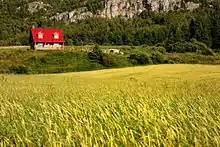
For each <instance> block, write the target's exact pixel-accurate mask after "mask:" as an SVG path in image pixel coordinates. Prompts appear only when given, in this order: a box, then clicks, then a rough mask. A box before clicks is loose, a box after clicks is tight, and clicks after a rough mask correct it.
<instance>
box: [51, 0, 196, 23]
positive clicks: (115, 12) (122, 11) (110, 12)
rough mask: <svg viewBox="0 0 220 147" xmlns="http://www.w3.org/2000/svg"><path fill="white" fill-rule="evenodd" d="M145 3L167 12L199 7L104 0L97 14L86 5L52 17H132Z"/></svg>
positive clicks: (175, 1) (178, 1)
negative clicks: (102, 6)
mask: <svg viewBox="0 0 220 147" xmlns="http://www.w3.org/2000/svg"><path fill="white" fill-rule="evenodd" d="M146 5H148V6H150V9H152V11H156V12H167V11H170V10H178V9H183V8H184V9H188V10H192V9H196V8H198V7H199V4H196V3H193V2H187V3H184V2H182V0H106V1H105V7H104V9H103V10H99V11H98V12H97V14H93V13H92V12H89V11H88V10H87V8H86V7H83V8H78V9H75V10H73V11H71V12H64V13H61V14H58V15H56V16H54V17H52V19H56V20H58V21H59V20H64V21H68V22H76V21H78V20H82V19H86V18H92V17H101V18H109V19H111V18H114V17H117V16H122V17H125V18H133V17H134V16H137V15H139V14H141V12H143V11H144V10H145V9H146ZM148 9H149V8H148Z"/></svg>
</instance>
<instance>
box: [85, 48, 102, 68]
mask: <svg viewBox="0 0 220 147" xmlns="http://www.w3.org/2000/svg"><path fill="white" fill-rule="evenodd" d="M88 57H89V59H90V60H91V61H93V62H97V63H99V64H103V52H102V50H101V49H100V48H99V46H98V45H95V46H94V47H93V49H92V52H89V53H88Z"/></svg>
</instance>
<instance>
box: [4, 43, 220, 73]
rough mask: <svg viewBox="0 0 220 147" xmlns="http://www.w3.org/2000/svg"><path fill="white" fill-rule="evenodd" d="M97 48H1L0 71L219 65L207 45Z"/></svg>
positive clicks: (219, 56)
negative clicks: (191, 48) (112, 50)
mask: <svg viewBox="0 0 220 147" xmlns="http://www.w3.org/2000/svg"><path fill="white" fill-rule="evenodd" d="M197 43H198V42H196V43H192V44H194V46H196V45H197ZM200 44H202V45H204V44H203V43H200ZM175 45H176V44H175ZM204 46H205V45H204ZM205 47H206V46H205ZM100 48H102V46H100V47H99V46H97V45H96V46H93V47H92V48H91V51H90V52H85V51H77V50H64V51H32V50H24V49H23V50H8V49H5V50H2V51H1V52H0V73H14V74H39V73H61V72H74V71H88V70H98V69H108V68H119V67H128V66H137V65H150V64H178V63H181V64H185V63H189V64H220V55H219V54H217V53H213V52H212V50H210V49H209V48H208V47H206V48H205V49H202V50H200V47H199V48H198V49H195V51H193V52H187V53H181V52H180V53H167V52H166V48H164V47H163V46H125V47H123V46H118V48H120V50H121V51H122V52H123V53H124V54H116V53H103V52H102V49H100ZM210 51H211V53H210Z"/></svg>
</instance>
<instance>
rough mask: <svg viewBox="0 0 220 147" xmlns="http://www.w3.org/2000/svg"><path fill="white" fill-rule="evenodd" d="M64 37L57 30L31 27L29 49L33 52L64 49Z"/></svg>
mask: <svg viewBox="0 0 220 147" xmlns="http://www.w3.org/2000/svg"><path fill="white" fill-rule="evenodd" d="M64 42H65V40H64V35H63V33H62V30H61V29H57V28H35V27H32V29H31V35H30V46H31V49H35V50H57V49H58V50H59V49H62V50H63V49H64Z"/></svg>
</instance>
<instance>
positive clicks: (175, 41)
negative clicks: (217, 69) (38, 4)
mask: <svg viewBox="0 0 220 147" xmlns="http://www.w3.org/2000/svg"><path fill="white" fill-rule="evenodd" d="M43 1H44V2H45V3H49V4H51V5H52V7H53V9H48V10H47V11H43V10H42V11H39V12H36V13H33V14H30V13H28V11H27V8H26V7H21V9H20V10H19V11H18V10H17V8H18V7H20V6H24V5H25V3H26V2H25V1H23V0H17V1H1V2H0V4H1V9H0V18H1V21H0V26H1V29H0V46H1V45H4V46H8V45H28V44H29V42H28V41H29V30H30V26H32V25H35V26H36V27H61V28H63V31H64V34H65V39H66V45H70V46H71V45H74V46H82V45H86V44H99V45H105V46H106V45H109V46H110V45H111V46H121V45H126V46H127V47H121V50H123V52H124V53H125V54H124V55H121V54H120V55H117V54H104V53H103V52H102V51H101V50H100V48H99V47H98V46H94V47H93V50H92V51H91V52H89V53H87V52H82V51H22V50H21V51H11V52H7V51H1V52H0V72H1V73H58V72H70V71H85V70H96V69H104V68H117V67H126V66H133V65H146V64H174V63H198V64H219V63H220V61H219V54H218V53H219V52H220V2H219V0H213V1H212V2H208V1H206V0H203V1H197V2H201V3H202V4H201V7H200V8H199V9H196V10H194V11H187V10H180V11H170V12H168V13H155V12H152V11H151V10H149V9H148V10H146V11H144V12H143V13H142V14H141V15H140V16H137V17H135V18H133V19H130V20H126V19H124V18H121V17H118V18H114V19H101V18H93V19H87V20H82V21H79V22H77V23H66V22H62V21H60V22H57V21H55V20H52V19H48V18H50V17H51V16H54V15H55V14H57V13H60V12H64V11H70V10H73V9H74V8H79V7H84V6H85V7H87V8H88V10H89V11H92V12H93V13H96V11H97V10H100V9H102V8H103V7H104V3H103V2H104V1H103V0H91V1H87V2H86V1H78V0H63V1H60V0H53V1H52V0H43ZM29 2H30V1H29ZM135 46H138V47H135Z"/></svg>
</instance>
